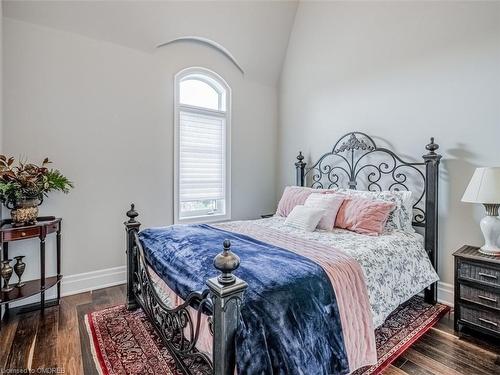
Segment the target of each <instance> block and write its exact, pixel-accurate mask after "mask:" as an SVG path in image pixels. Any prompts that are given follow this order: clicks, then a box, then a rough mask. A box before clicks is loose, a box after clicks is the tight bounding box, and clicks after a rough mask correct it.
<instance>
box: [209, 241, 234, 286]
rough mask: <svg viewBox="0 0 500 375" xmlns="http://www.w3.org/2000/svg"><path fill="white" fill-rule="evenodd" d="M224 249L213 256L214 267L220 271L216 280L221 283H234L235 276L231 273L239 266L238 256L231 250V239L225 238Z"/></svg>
mask: <svg viewBox="0 0 500 375" xmlns="http://www.w3.org/2000/svg"><path fill="white" fill-rule="evenodd" d="M222 245H223V246H224V250H223V251H222V253H220V254H218V255H217V256H216V257H215V258H214V267H215V268H217V269H218V270H219V271H221V274H220V275H219V276H218V277H217V280H218V281H219V283H221V284H222V285H229V284H234V282H235V281H236V277H235V276H234V275H233V274H232V272H233V271H234V270H236V269H237V268H238V267H239V266H240V258H239V257H238V256H237V255H236V254H235V253H233V252H232V251H231V241H229V240H225V241H224V242H223V244H222Z"/></svg>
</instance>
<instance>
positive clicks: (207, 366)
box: [125, 204, 247, 375]
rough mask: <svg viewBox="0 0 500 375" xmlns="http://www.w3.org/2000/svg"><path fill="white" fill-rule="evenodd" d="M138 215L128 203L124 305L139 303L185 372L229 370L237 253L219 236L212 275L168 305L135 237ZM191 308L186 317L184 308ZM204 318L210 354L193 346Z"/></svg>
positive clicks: (223, 373) (240, 286)
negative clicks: (182, 298)
mask: <svg viewBox="0 0 500 375" xmlns="http://www.w3.org/2000/svg"><path fill="white" fill-rule="evenodd" d="M138 215H139V214H138V213H137V212H136V211H135V208H134V205H133V204H132V205H131V208H130V210H129V211H127V217H128V218H129V219H128V221H126V222H125V227H126V232H127V308H128V309H135V308H137V307H139V306H140V307H142V309H143V310H144V312H145V313H146V315H147V316H148V318H149V320H150V321H151V323H152V324H153V326H154V327H155V329H156V331H157V332H158V334H159V336H160V337H161V339H162V341H163V342H164V343H165V345H166V346H167V347H168V349H169V351H170V353H171V354H172V356H173V357H174V359H175V361H176V363H177V366H178V367H179V368H180V369H181V370H182V371H183V372H184V373H185V374H193V373H197V374H199V373H203V374H215V375H233V374H234V368H235V340H234V339H235V333H236V329H237V328H238V324H239V311H240V304H241V297H242V295H243V292H244V291H245V289H246V288H247V284H246V283H245V282H244V281H243V280H241V279H239V278H237V277H236V276H234V275H233V274H232V272H233V271H234V270H235V269H237V268H238V267H239V258H238V257H237V256H236V255H235V254H234V253H232V252H231V249H230V246H231V244H230V242H229V241H224V244H223V251H222V252H221V253H220V254H219V255H217V256H216V257H215V259H214V267H215V268H216V269H218V270H219V271H221V274H220V275H219V276H218V277H214V278H211V279H209V280H207V286H208V289H207V290H206V291H204V292H203V293H198V292H193V293H191V294H190V295H189V296H188V297H187V298H186V300H185V301H184V303H183V304H181V305H179V306H169V305H168V304H167V303H166V302H165V299H163V298H161V296H160V295H158V292H157V290H156V288H155V286H154V282H153V280H152V277H151V274H150V272H149V269H148V267H147V261H146V259H145V257H144V250H143V248H142V245H141V243H140V241H139V238H138V236H137V234H138V232H139V228H140V225H141V224H140V223H139V222H138V221H137V220H136V218H137V216H138ZM188 307H192V308H194V309H195V310H196V316H192V315H194V314H191V313H190V312H189V310H188ZM202 319H207V320H208V323H209V327H210V332H211V334H212V336H213V347H212V351H213V355H212V358H210V357H209V356H208V355H207V354H206V353H202V352H200V351H198V350H197V349H196V344H197V342H198V338H199V334H200V323H201V321H202Z"/></svg>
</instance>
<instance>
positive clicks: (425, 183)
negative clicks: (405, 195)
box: [295, 132, 441, 303]
mask: <svg viewBox="0 0 500 375" xmlns="http://www.w3.org/2000/svg"><path fill="white" fill-rule="evenodd" d="M425 148H426V149H427V150H428V153H427V154H425V155H423V156H422V158H423V161H421V162H408V161H405V160H403V159H402V158H401V157H399V156H398V155H397V154H396V153H394V152H393V151H391V150H389V149H387V148H383V147H377V145H376V144H375V141H374V140H373V138H371V137H370V136H368V135H367V134H365V133H361V132H351V133H348V134H346V135H344V136H343V137H341V138H340V139H339V140H338V141H337V142H336V143H335V145H334V146H333V149H332V150H331V151H330V152H327V153H326V154H324V155H323V156H321V157H320V158H319V159H318V161H317V162H316V163H314V164H312V166H311V167H309V168H306V165H307V164H306V163H305V162H304V156H303V155H302V152H300V153H299V155H298V156H297V162H296V163H295V167H296V171H297V185H299V186H310V187H313V188H324V189H328V188H333V187H346V188H350V189H360V190H371V191H377V190H378V191H382V190H410V191H412V193H413V195H412V196H413V199H414V204H413V218H412V221H413V225H414V226H419V227H423V228H424V229H425V233H424V236H425V249H426V251H427V253H428V255H429V258H430V260H431V263H432V265H433V266H434V268H437V248H438V239H437V237H438V178H439V163H440V160H441V155H439V154H437V153H436V150H437V149H438V148H439V145H437V144H436V143H434V138H431V142H430V143H429V144H428V145H427V146H425ZM425 299H426V301H427V302H432V303H435V302H436V300H437V294H436V287H435V285H434V284H433V285H432V286H430V287H429V288H427V289H426V290H425Z"/></svg>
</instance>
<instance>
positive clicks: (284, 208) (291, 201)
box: [276, 186, 313, 217]
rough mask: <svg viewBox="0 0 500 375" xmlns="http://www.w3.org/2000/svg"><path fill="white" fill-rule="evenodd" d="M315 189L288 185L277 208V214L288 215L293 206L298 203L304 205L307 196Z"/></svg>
mask: <svg viewBox="0 0 500 375" xmlns="http://www.w3.org/2000/svg"><path fill="white" fill-rule="evenodd" d="M312 192H313V190H312V189H311V188H307V187H301V186H287V187H285V190H284V191H283V195H282V196H281V199H280V202H279V203H278V209H277V210H276V215H278V216H283V217H287V216H288V215H289V214H290V212H292V210H293V208H294V207H295V206H297V205H304V203H305V201H306V199H307V197H309V195H311V193H312Z"/></svg>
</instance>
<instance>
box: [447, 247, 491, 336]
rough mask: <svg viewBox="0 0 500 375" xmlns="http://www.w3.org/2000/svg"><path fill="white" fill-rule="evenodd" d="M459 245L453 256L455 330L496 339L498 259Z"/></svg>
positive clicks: (475, 249)
mask: <svg viewBox="0 0 500 375" xmlns="http://www.w3.org/2000/svg"><path fill="white" fill-rule="evenodd" d="M478 249H479V248H478V247H474V246H468V245H465V246H462V247H461V248H460V249H459V250H457V251H456V252H455V253H454V254H453V256H454V257H455V330H457V331H459V332H460V330H461V328H462V326H466V327H469V328H471V329H473V330H475V331H477V332H481V333H486V334H489V335H492V336H495V337H498V338H500V257H495V256H492V255H485V254H481V253H480V252H479V251H478Z"/></svg>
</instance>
